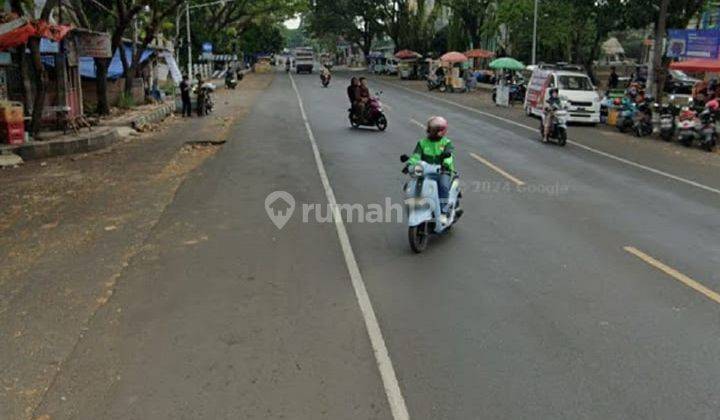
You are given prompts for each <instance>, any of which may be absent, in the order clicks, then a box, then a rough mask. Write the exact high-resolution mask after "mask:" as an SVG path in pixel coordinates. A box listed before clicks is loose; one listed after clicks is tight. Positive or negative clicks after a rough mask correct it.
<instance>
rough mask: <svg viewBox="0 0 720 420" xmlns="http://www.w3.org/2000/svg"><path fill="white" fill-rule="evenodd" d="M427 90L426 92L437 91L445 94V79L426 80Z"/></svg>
mask: <svg viewBox="0 0 720 420" xmlns="http://www.w3.org/2000/svg"><path fill="white" fill-rule="evenodd" d="M427 88H428V90H438V91H440V92H445V91H446V90H447V85H446V84H445V78H444V77H433V78H428V79H427Z"/></svg>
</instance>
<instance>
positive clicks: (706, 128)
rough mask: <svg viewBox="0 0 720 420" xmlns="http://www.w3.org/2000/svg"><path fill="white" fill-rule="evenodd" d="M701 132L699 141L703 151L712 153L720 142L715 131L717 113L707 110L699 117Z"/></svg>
mask: <svg viewBox="0 0 720 420" xmlns="http://www.w3.org/2000/svg"><path fill="white" fill-rule="evenodd" d="M699 118H700V131H699V133H698V134H699V136H698V137H699V138H698V141H699V143H700V147H701V148H703V150H705V151H708V152H712V151H713V150H714V149H715V146H716V145H717V142H718V134H717V131H716V130H715V122H716V121H717V112H714V111H712V110H710V109H707V108H705V109H704V110H703V111H702V112H701V113H700V115H699Z"/></svg>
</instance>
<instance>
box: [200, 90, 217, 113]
mask: <svg viewBox="0 0 720 420" xmlns="http://www.w3.org/2000/svg"><path fill="white" fill-rule="evenodd" d="M214 90H215V87H214V86H213V85H212V84H211V83H203V85H202V86H200V88H199V89H197V113H198V115H199V116H203V115H208V114H209V113H211V112H212V111H213V108H214V107H215V102H214V101H213V97H212V92H213V91H214Z"/></svg>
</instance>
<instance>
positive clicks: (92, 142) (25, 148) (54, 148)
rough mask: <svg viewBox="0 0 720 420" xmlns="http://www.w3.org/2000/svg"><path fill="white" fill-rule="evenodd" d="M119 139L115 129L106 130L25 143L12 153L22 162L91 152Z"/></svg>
mask: <svg viewBox="0 0 720 420" xmlns="http://www.w3.org/2000/svg"><path fill="white" fill-rule="evenodd" d="M120 138H121V137H120V134H119V132H118V130H117V128H108V129H105V130H102V131H95V132H89V133H84V134H80V135H79V137H76V138H72V139H63V140H49V141H43V142H32V143H26V144H23V145H21V146H18V147H17V148H15V149H14V150H13V152H14V153H15V154H17V155H19V156H20V157H21V158H23V160H32V159H44V158H49V157H52V156H61V155H69V154H73V153H87V152H92V151H94V150H98V149H102V148H105V147H108V146H110V145H111V144H113V143H115V142H117V141H118V140H120Z"/></svg>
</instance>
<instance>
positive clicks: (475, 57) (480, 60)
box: [465, 49, 495, 70]
mask: <svg viewBox="0 0 720 420" xmlns="http://www.w3.org/2000/svg"><path fill="white" fill-rule="evenodd" d="M465 57H467V58H469V59H470V60H471V61H470V68H472V69H473V70H481V69H485V68H487V65H488V60H489V59H491V58H493V57H495V53H494V52H492V51H488V50H481V49H474V50H470V51H467V52H465Z"/></svg>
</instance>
